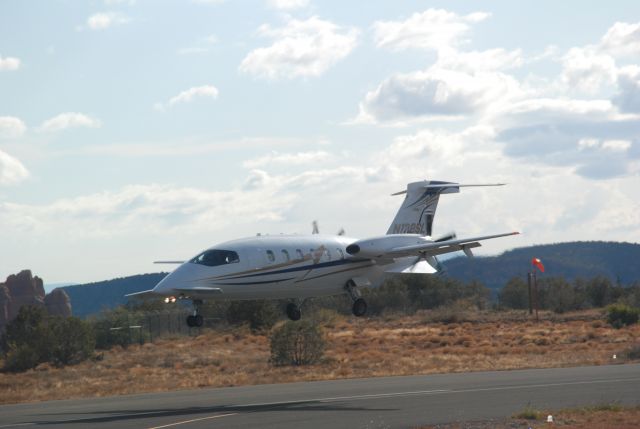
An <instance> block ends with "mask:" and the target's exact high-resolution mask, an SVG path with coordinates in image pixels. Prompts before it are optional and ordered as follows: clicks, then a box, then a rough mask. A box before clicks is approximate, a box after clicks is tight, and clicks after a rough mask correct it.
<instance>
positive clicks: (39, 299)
mask: <svg viewBox="0 0 640 429" xmlns="http://www.w3.org/2000/svg"><path fill="white" fill-rule="evenodd" d="M5 284H6V286H7V288H8V289H9V294H10V295H11V299H12V301H13V302H12V304H11V307H9V319H11V320H13V318H14V317H16V316H17V315H18V311H20V307H22V306H23V305H36V306H43V305H44V287H43V286H42V280H41V279H40V278H38V277H35V278H34V277H33V275H32V274H31V271H30V270H23V271H20V272H19V273H18V274H12V275H10V276H9V277H8V278H7V281H6V282H5Z"/></svg>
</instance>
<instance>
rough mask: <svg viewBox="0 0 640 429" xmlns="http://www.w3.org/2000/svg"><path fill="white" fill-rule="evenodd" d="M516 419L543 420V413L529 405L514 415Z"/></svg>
mask: <svg viewBox="0 0 640 429" xmlns="http://www.w3.org/2000/svg"><path fill="white" fill-rule="evenodd" d="M513 417H514V418H516V419H524V420H542V413H541V412H540V411H538V410H536V409H535V408H533V407H532V406H531V405H527V406H526V407H525V408H524V409H523V410H522V411H520V412H519V413H516V414H514V415H513Z"/></svg>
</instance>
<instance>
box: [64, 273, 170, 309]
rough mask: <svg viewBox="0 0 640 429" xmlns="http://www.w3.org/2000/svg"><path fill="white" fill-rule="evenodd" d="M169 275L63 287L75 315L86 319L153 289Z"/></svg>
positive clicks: (158, 274) (124, 278)
mask: <svg viewBox="0 0 640 429" xmlns="http://www.w3.org/2000/svg"><path fill="white" fill-rule="evenodd" d="M166 275H167V273H154V274H139V275H136V276H131V277H121V278H117V279H113V280H106V281H102V282H96V283H88V284H84V285H74V286H66V287H63V288H62V289H64V290H65V291H66V292H67V295H69V298H70V299H71V307H72V308H73V315H74V316H78V317H86V316H88V315H90V314H94V313H98V312H100V311H101V310H103V309H110V308H114V307H117V306H118V305H121V304H124V303H126V302H127V298H125V297H124V296H125V295H126V294H128V293H133V292H140V291H143V290H147V289H152V288H153V287H154V286H155V285H156V284H158V282H159V281H160V280H162V279H163V278H164V277H165V276H166Z"/></svg>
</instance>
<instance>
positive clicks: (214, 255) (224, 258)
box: [189, 249, 240, 267]
mask: <svg viewBox="0 0 640 429" xmlns="http://www.w3.org/2000/svg"><path fill="white" fill-rule="evenodd" d="M189 262H192V263H194V264H200V265H206V266H207V267H215V266H218V265H226V264H234V263H236V262H240V258H239V257H238V254H237V253H236V252H234V251H233V250H219V249H210V250H205V251H204V252H202V253H201V254H199V255H198V256H196V257H195V258H193V259H192V260H190V261H189Z"/></svg>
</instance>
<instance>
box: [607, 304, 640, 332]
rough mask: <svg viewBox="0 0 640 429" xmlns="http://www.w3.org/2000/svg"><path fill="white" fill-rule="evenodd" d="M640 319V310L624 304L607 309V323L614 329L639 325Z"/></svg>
mask: <svg viewBox="0 0 640 429" xmlns="http://www.w3.org/2000/svg"><path fill="white" fill-rule="evenodd" d="M639 317H640V309H638V308H633V307H629V306H628V305H624V304H612V305H610V306H609V307H607V322H609V324H610V325H611V326H613V327H614V328H618V329H619V328H622V327H623V326H628V325H633V324H634V323H638V318H639Z"/></svg>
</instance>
